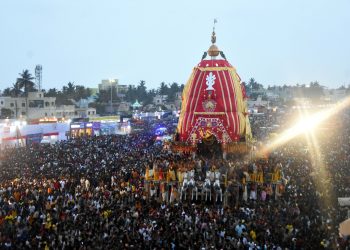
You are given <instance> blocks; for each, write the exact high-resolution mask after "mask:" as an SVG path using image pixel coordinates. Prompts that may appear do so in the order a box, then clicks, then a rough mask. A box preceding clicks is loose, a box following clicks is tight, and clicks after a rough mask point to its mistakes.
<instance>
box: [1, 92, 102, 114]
mask: <svg viewBox="0 0 350 250" xmlns="http://www.w3.org/2000/svg"><path fill="white" fill-rule="evenodd" d="M0 110H1V112H3V111H4V110H8V111H9V112H10V113H11V116H10V117H9V118H15V119H26V120H39V119H43V118H57V119H61V118H65V119H71V118H78V117H95V116H96V109H95V108H89V107H80V108H76V106H75V105H62V106H56V97H45V96H44V92H42V91H37V92H29V93H28V97H27V98H26V97H9V96H1V97H0Z"/></svg>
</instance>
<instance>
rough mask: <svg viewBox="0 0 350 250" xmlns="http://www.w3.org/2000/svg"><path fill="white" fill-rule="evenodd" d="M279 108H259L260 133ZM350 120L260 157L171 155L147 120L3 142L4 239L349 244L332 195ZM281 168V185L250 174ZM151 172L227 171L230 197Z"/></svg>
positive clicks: (73, 243)
mask: <svg viewBox="0 0 350 250" xmlns="http://www.w3.org/2000/svg"><path fill="white" fill-rule="evenodd" d="M282 117H283V116H280V115H279V116H277V117H276V116H275V114H269V115H268V117H267V116H256V117H252V121H251V123H252V129H253V132H254V135H255V137H256V138H259V139H260V140H266V139H267V137H268V134H267V133H266V129H265V128H261V127H273V125H274V124H280V125H282V124H281V123H282V122H283V118H282ZM264 121H265V123H264ZM349 122H350V117H349V113H348V112H344V113H342V114H341V115H340V116H339V117H338V118H337V119H333V120H332V122H329V123H327V126H325V127H324V128H322V129H324V130H326V132H324V131H318V132H317V131H315V133H318V136H317V138H318V146H319V147H318V149H317V150H315V147H311V145H310V142H309V141H307V140H304V139H303V137H299V138H297V139H295V140H293V141H291V142H288V143H287V144H285V145H282V146H280V147H279V148H277V149H276V150H274V151H273V152H270V153H269V154H268V155H265V156H264V158H263V159H260V158H259V159H258V158H254V157H251V158H244V159H240V158H237V157H234V156H228V157H227V159H226V160H223V159H207V158H205V157H203V156H199V155H197V156H195V155H193V154H183V153H178V152H171V151H170V150H169V148H166V149H164V147H163V145H162V144H161V143H159V142H156V141H155V138H154V126H153V125H154V124H150V123H147V124H143V125H142V128H143V130H142V131H141V130H139V131H138V132H137V133H133V134H130V135H109V136H99V137H89V138H88V137H83V138H75V139H69V140H67V141H61V142H59V143H57V144H54V145H33V146H28V147H24V148H18V149H5V150H4V151H2V158H1V167H0V248H1V249H347V247H349V241H348V239H347V238H346V237H345V238H341V237H339V234H338V224H339V222H341V221H343V220H344V219H345V218H346V210H345V209H344V208H341V207H339V206H338V204H337V197H346V196H349V192H350V190H349V178H348V177H349V176H350V175H349V174H350V173H349V168H348V166H349V162H350V145H349V140H350V128H349V127H348V126H347V125H348V124H349ZM261 124H265V126H261ZM163 125H164V124H163ZM165 125H167V126H169V128H170V127H171V124H165ZM314 151H317V152H314ZM277 166H278V167H279V168H280V171H281V180H282V181H281V182H280V183H279V184H278V185H277V184H273V183H267V176H266V177H265V180H264V181H262V182H260V183H259V182H258V181H256V182H254V183H253V182H252V183H250V182H249V180H248V179H247V178H245V177H246V176H245V175H244V173H245V172H248V173H254V172H259V170H261V171H262V172H263V173H264V174H265V175H266V173H268V172H273V171H272V169H276V167H277ZM146 169H147V170H149V169H157V170H158V171H163V172H164V173H166V172H167V171H168V170H169V169H171V170H173V171H175V172H177V171H181V170H183V169H185V170H190V169H194V170H195V172H196V176H197V178H199V179H201V178H204V177H205V174H206V172H207V171H209V170H211V169H214V170H218V171H221V172H222V173H223V174H224V173H226V174H227V180H226V183H223V190H224V191H225V193H226V194H227V197H228V199H227V200H226V201H223V202H221V201H214V200H212V201H203V200H191V199H190V198H188V199H186V200H184V199H182V200H181V199H180V197H179V192H177V195H176V192H175V191H176V190H177V191H179V189H180V188H181V186H180V184H174V183H172V184H170V183H169V184H167V185H166V186H165V187H164V186H163V189H162V188H161V187H160V185H158V186H157V183H153V182H148V181H146V180H145V178H144V177H145V174H146ZM198 176H199V177H198ZM282 177H283V178H282ZM164 180H166V176H164ZM265 182H266V183H265ZM151 191H153V192H151ZM162 192H168V196H167V197H168V198H164V197H162V195H161V193H162ZM171 196H172V199H170V198H171Z"/></svg>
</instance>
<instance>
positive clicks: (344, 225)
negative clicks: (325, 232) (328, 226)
mask: <svg viewBox="0 0 350 250" xmlns="http://www.w3.org/2000/svg"><path fill="white" fill-rule="evenodd" d="M339 234H340V236H342V237H345V236H348V235H350V219H347V220H344V221H343V222H341V223H340V224H339Z"/></svg>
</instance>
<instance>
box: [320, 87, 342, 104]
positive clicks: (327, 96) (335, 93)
mask: <svg viewBox="0 0 350 250" xmlns="http://www.w3.org/2000/svg"><path fill="white" fill-rule="evenodd" d="M346 91H347V89H345V88H344V89H324V90H323V94H324V97H323V98H324V100H325V101H329V102H339V101H341V100H342V99H344V98H345V97H346V96H347V92H346Z"/></svg>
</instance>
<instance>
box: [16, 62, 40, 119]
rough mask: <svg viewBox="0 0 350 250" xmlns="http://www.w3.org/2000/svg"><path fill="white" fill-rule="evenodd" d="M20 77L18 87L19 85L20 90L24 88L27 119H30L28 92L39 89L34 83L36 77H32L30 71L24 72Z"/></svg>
mask: <svg viewBox="0 0 350 250" xmlns="http://www.w3.org/2000/svg"><path fill="white" fill-rule="evenodd" d="M19 75H20V78H17V82H16V85H17V84H18V87H19V88H20V89H22V88H24V95H25V98H26V117H28V92H30V91H36V90H37V89H36V88H35V84H34V82H33V81H32V80H34V77H32V75H31V74H30V73H29V70H27V69H26V70H23V72H22V73H20V74H19Z"/></svg>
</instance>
